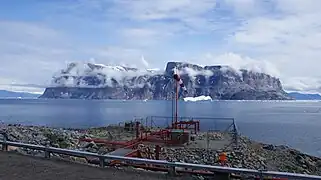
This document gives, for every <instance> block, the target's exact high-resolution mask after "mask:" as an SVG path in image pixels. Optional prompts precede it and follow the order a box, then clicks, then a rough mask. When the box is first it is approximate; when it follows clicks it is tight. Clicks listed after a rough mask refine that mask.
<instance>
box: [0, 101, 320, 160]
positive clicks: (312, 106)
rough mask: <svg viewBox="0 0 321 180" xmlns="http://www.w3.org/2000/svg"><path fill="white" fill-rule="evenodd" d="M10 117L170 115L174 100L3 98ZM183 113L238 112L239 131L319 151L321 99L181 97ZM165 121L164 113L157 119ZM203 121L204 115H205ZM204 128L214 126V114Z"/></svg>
mask: <svg viewBox="0 0 321 180" xmlns="http://www.w3.org/2000/svg"><path fill="white" fill-rule="evenodd" d="M0 112H1V113H0V119H1V120H2V121H4V122H6V123H21V124H27V125H45V126H53V127H75V128H84V127H93V126H104V125H108V124H116V123H119V122H122V121H124V120H132V119H133V118H134V117H146V116H154V115H157V116H171V115H172V103H171V101H146V102H144V101H87V100H31V99H30V100H9V99H6V100H0ZM179 114H180V116H193V117H216V118H222V117H231V118H235V121H236V124H237V126H238V129H239V131H240V132H241V133H242V134H244V135H247V136H249V137H251V138H252V139H255V140H259V141H263V142H266V143H274V144H286V145H289V146H291V147H294V148H297V149H299V150H302V151H305V152H307V153H310V154H313V155H317V156H321V102H257V101H247V102H244V101H243V102H242V101H213V102H209V101H206V102H205V101H203V102H180V105H179ZM155 121H157V123H158V124H164V125H165V124H166V123H167V122H165V120H164V119H160V118H159V119H155ZM201 121H202V120H201ZM201 125H202V127H203V128H208V129H211V128H215V126H216V125H217V124H215V123H214V122H212V121H210V120H204V122H201Z"/></svg>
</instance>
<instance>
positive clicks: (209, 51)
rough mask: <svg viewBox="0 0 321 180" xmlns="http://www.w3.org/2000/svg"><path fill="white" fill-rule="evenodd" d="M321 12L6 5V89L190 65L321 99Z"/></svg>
mask: <svg viewBox="0 0 321 180" xmlns="http://www.w3.org/2000/svg"><path fill="white" fill-rule="evenodd" d="M319 7H321V1H319V0H264V1H263V0H197V1H193V0H175V1H173V0H46V1H39V0H25V1H20V0H3V1H1V5H0V37H1V38H0V39H1V40H0V57H1V66H0V89H8V90H16V91H30V92H41V91H42V90H43V89H42V88H39V87H42V86H46V85H48V84H49V83H50V80H51V77H52V75H53V74H54V73H55V72H57V71H58V70H59V69H62V68H64V67H65V66H66V63H68V62H85V61H95V62H97V63H102V64H123V65H129V66H136V67H141V68H164V66H165V64H166V62H167V61H186V62H191V63H196V64H200V65H214V64H225V65H230V66H232V67H234V68H247V69H252V70H255V71H260V72H266V73H269V74H272V75H274V76H277V77H279V78H280V79H281V81H282V83H283V85H284V87H285V89H287V90H299V91H307V92H321V80H320V76H321V71H319V69H320V68H319V67H320V65H321V60H319V58H320V57H321V51H320V48H321V45H320V42H321V11H320V10H319ZM142 56H144V58H145V60H146V61H147V62H148V64H146V63H143V62H142V60H141V59H142V58H141V57H142ZM12 83H16V84H24V85H25V86H23V87H20V86H12V85H11V84H12Z"/></svg>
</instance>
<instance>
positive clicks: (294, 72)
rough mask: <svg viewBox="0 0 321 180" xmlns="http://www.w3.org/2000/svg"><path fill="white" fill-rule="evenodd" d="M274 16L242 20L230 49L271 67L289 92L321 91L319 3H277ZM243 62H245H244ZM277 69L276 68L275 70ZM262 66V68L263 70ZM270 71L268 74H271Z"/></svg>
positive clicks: (311, 0) (279, 0) (315, 0)
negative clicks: (290, 90) (277, 72)
mask: <svg viewBox="0 0 321 180" xmlns="http://www.w3.org/2000/svg"><path fill="white" fill-rule="evenodd" d="M270 3H273V4H274V5H275V7H276V8H275V11H273V12H274V14H272V13H270V14H264V13H259V14H256V16H251V17H248V16H241V15H240V16H241V17H242V18H243V20H242V21H241V26H239V27H238V28H237V29H236V31H235V32H234V35H233V36H231V37H230V38H229V44H230V47H232V48H233V49H235V50H237V51H238V52H240V53H242V54H248V55H250V56H252V57H254V59H260V61H261V62H264V63H267V62H268V63H269V64H270V65H268V66H266V65H263V64H262V65H263V66H265V69H266V70H269V71H271V70H272V72H273V71H276V69H277V70H278V71H279V72H281V73H280V74H279V77H280V78H281V81H282V83H283V84H284V87H285V88H286V89H296V90H300V91H311V90H313V91H318V92H321V91H320V88H319V87H320V85H321V84H320V81H318V80H317V79H318V78H319V77H321V72H320V71H319V68H318V67H319V66H320V65H321V61H320V60H319V57H320V56H321V51H320V49H321V46H320V43H319V42H320V41H321V13H320V11H319V10H318V8H316V7H320V5H321V2H320V1H318V0H308V1H305V0H295V1H292V0H273V1H271V2H270ZM242 61H243V60H242ZM271 64H273V65H274V67H272V66H271ZM262 65H261V66H262ZM269 71H268V72H269Z"/></svg>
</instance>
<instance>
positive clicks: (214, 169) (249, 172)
mask: <svg viewBox="0 0 321 180" xmlns="http://www.w3.org/2000/svg"><path fill="white" fill-rule="evenodd" d="M0 144H1V145H2V150H3V151H7V150H8V146H14V147H20V148H28V149H33V150H40V151H44V152H45V157H46V158H50V154H51V153H56V154H63V155H69V156H75V157H83V158H85V157H94V158H99V160H100V166H101V167H104V166H105V161H106V160H118V161H123V162H127V163H144V164H152V165H162V166H166V167H168V170H169V172H170V171H175V168H188V169H192V170H207V171H211V172H216V173H218V172H220V173H234V174H247V175H254V176H257V177H261V179H263V177H275V178H287V179H302V180H305V179H311V180H313V179H320V180H321V176H314V175H305V174H295V173H286V172H275V171H260V170H252V169H242V168H231V167H222V166H210V165H202V164H190V163H179V162H168V161H164V160H152V159H141V158H131V157H122V156H113V155H99V154H96V153H90V152H84V151H76V150H68V149H61V148H54V147H48V146H41V145H33V144H25V143H20V142H12V141H7V139H6V138H5V139H4V140H0Z"/></svg>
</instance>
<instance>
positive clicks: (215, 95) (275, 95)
mask: <svg viewBox="0 0 321 180" xmlns="http://www.w3.org/2000/svg"><path fill="white" fill-rule="evenodd" d="M174 68H176V69H177V70H178V71H179V74H180V76H181V78H182V80H183V82H184V84H185V86H186V87H187V94H184V96H185V97H198V96H202V95H204V96H210V97H211V98H212V99H218V100H289V99H291V98H290V97H289V96H288V94H287V93H286V92H285V91H284V90H283V88H282V84H281V82H280V80H279V79H278V78H275V77H272V76H270V75H268V74H265V73H259V72H253V71H248V70H245V69H241V70H235V69H232V68H231V67H228V66H205V67H202V66H198V65H195V64H188V63H183V62H168V63H167V65H166V69H165V70H164V71H161V70H154V69H147V70H141V69H137V68H129V67H123V66H108V65H101V64H92V63H87V64H78V63H71V64H69V65H68V67H67V68H66V69H64V70H61V71H60V72H59V73H57V74H56V75H55V76H54V77H53V79H52V86H51V87H48V88H46V90H45V92H44V93H43V95H41V96H40V98H56V99H57V98H68V99H124V100H146V99H148V100H168V99H171V98H172V96H173V93H172V92H173V87H174V80H173V78H172V77H173V73H174Z"/></svg>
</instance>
